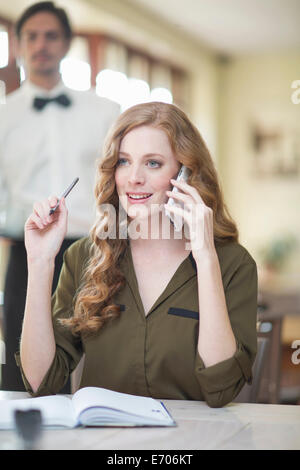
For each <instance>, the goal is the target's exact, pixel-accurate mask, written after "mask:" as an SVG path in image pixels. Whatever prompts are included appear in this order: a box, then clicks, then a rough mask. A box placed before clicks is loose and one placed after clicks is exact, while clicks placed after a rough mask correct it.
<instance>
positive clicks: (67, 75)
mask: <svg viewBox="0 0 300 470" xmlns="http://www.w3.org/2000/svg"><path fill="white" fill-rule="evenodd" d="M60 72H61V78H62V80H63V82H64V84H65V85H66V86H67V87H68V88H72V89H73V90H79V91H86V90H89V89H90V88H91V67H90V64H88V63H87V62H84V61H82V60H78V59H69V58H66V59H63V60H62V61H61V64H60Z"/></svg>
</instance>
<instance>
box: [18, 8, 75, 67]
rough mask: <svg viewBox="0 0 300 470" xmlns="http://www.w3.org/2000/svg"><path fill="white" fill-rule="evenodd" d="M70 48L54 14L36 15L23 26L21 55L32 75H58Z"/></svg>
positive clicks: (20, 43) (20, 41)
mask: <svg viewBox="0 0 300 470" xmlns="http://www.w3.org/2000/svg"><path fill="white" fill-rule="evenodd" d="M69 46H70V41H69V40H68V39H66V37H65V35H64V31H63V27H62V25H61V23H60V21H59V20H58V19H57V18H56V16H55V15H53V14H52V13H47V12H40V13H36V14H35V15H33V16H31V17H30V18H29V19H28V20H27V21H25V23H24V25H23V26H22V29H21V36H20V40H19V55H20V56H21V57H22V59H23V61H24V66H25V68H26V70H27V72H29V73H30V74H34V75H51V74H53V73H57V71H58V70H59V65H60V61H61V60H62V59H63V57H64V56H65V55H66V53H67V52H68V49H69Z"/></svg>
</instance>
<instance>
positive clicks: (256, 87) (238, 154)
mask: <svg viewBox="0 0 300 470" xmlns="http://www.w3.org/2000/svg"><path fill="white" fill-rule="evenodd" d="M219 78H220V90H219V91H220V102H219V143H218V145H219V158H220V171H221V174H222V180H223V184H224V188H225V194H226V198H227V202H228V205H229V207H230V209H231V211H232V214H233V216H234V217H235V219H236V221H237V222H238V224H239V227H240V233H241V241H242V243H244V244H245V245H246V246H247V248H249V250H250V251H251V253H252V254H253V255H254V256H255V257H256V259H257V261H258V262H259V261H260V257H259V248H260V247H261V245H262V244H263V243H265V242H268V241H270V240H272V239H273V238H274V237H277V236H279V235H285V234H288V233H289V234H290V233H291V234H294V235H295V236H296V237H297V239H298V241H299V242H300V175H298V176H293V177H280V176H275V177H274V176H273V177H260V178H259V177H257V176H256V175H255V174H254V171H253V169H254V168H253V163H254V162H253V153H252V152H253V151H252V147H251V134H250V125H251V122H253V120H256V119H266V116H267V119H268V120H269V121H270V122H278V123H280V126H281V127H282V126H286V127H287V128H290V127H292V126H294V127H296V128H297V129H298V133H299V134H300V104H299V105H296V104H293V103H292V101H291V94H292V91H293V90H292V89H291V84H292V82H293V81H294V80H296V79H300V54H299V53H297V52H294V53H293V52H290V53H285V54H282V55H269V56H268V55H267V56H266V55H257V56H250V57H241V58H238V59H235V60H233V61H231V62H230V63H228V64H222V65H220V76H219ZM280 286H284V287H285V288H298V289H299V287H300V245H299V247H298V250H297V251H296V252H295V253H294V256H293V257H292V258H291V259H290V260H289V262H288V263H287V265H286V267H285V269H284V271H283V273H282V275H281V279H280Z"/></svg>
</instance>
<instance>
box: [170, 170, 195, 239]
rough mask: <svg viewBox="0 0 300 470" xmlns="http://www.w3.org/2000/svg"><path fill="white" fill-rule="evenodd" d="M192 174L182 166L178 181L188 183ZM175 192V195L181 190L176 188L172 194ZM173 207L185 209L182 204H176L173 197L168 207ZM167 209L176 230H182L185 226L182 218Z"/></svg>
mask: <svg viewBox="0 0 300 470" xmlns="http://www.w3.org/2000/svg"><path fill="white" fill-rule="evenodd" d="M190 174H191V172H190V170H189V169H188V168H187V167H186V166H184V165H182V167H181V168H180V170H179V173H178V175H177V178H176V181H181V180H182V181H187V180H188V178H189V176H190ZM173 192H174V193H175V192H179V189H178V188H176V187H175V186H174V187H173V189H172V193H173ZM172 205H175V206H176V205H177V206H178V207H183V204H182V203H180V202H175V201H174V199H173V198H172V197H170V198H169V200H168V202H167V207H168V206H172ZM167 207H166V215H167V216H168V217H169V218H170V219H171V222H172V223H173V225H174V228H175V230H176V231H179V230H181V229H182V226H183V222H184V221H183V219H182V217H179V216H177V215H173V214H170V212H169V211H168V208H167Z"/></svg>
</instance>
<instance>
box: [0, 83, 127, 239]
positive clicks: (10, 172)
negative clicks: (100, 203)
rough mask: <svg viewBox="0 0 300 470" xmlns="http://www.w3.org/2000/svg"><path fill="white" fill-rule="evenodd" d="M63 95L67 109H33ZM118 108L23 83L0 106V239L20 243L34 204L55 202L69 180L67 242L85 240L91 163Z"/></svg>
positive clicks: (89, 95) (90, 96)
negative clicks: (35, 103) (36, 101)
mask: <svg viewBox="0 0 300 470" xmlns="http://www.w3.org/2000/svg"><path fill="white" fill-rule="evenodd" d="M61 93H65V94H66V95H67V96H68V97H69V98H70V100H71V105H70V106H69V107H63V106H61V105H60V104H58V103H55V102H51V103H48V104H47V105H46V106H45V108H44V109H43V110H42V111H37V110H36V109H34V108H33V101H34V98H35V97H46V98H51V97H54V96H57V95H60V94H61ZM119 112H120V108H119V105H118V104H116V103H114V102H112V101H109V100H107V99H105V98H100V97H98V96H97V95H96V94H95V93H94V92H92V91H88V92H79V91H74V90H70V89H68V88H66V87H65V86H64V85H63V83H62V82H61V83H59V84H58V85H57V86H56V87H55V88H53V89H52V90H51V91H49V92H48V91H46V90H44V89H41V88H39V87H37V86H35V85H33V84H32V83H30V82H29V81H26V82H24V84H23V85H22V86H21V87H20V88H19V89H18V90H16V91H15V92H13V93H11V94H10V95H8V97H7V101H6V104H2V105H0V235H6V236H8V237H11V238H16V239H18V238H20V239H22V238H23V233H24V224H25V221H26V219H27V217H28V215H29V214H30V213H31V211H32V206H33V203H34V201H38V200H42V199H45V198H47V197H48V196H50V195H57V196H58V197H59V196H60V195H61V194H62V193H63V191H64V190H65V189H66V188H67V187H68V186H69V185H70V183H71V182H72V181H73V180H74V178H75V177H77V176H78V177H79V182H78V183H77V185H76V186H75V188H74V189H73V190H72V191H71V193H70V194H69V196H68V197H67V199H66V204H67V207H68V212H69V223H68V233H67V237H68V238H79V237H82V236H85V235H86V234H87V233H88V231H89V229H90V227H91V224H92V223H93V220H94V206H95V203H94V194H93V189H94V181H95V169H96V160H97V159H98V158H100V157H101V153H102V147H103V143H104V139H105V136H106V134H107V132H108V129H109V128H110V126H111V125H112V123H113V122H114V121H115V120H116V118H117V116H118V115H119Z"/></svg>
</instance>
